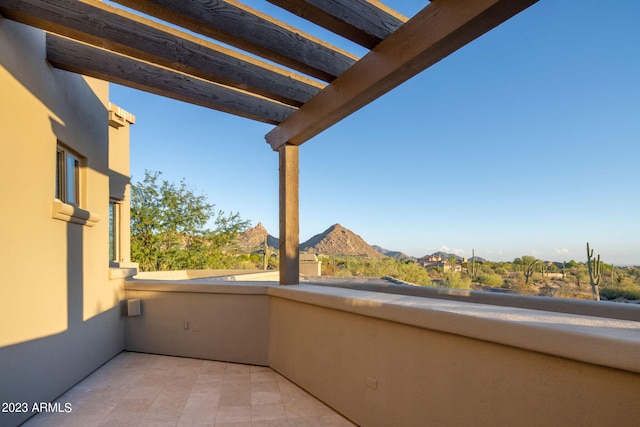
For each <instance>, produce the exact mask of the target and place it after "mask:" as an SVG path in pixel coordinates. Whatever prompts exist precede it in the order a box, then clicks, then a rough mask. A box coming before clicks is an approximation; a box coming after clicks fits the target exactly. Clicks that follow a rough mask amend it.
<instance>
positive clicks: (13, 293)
mask: <svg viewBox="0 0 640 427" xmlns="http://www.w3.org/2000/svg"><path fill="white" fill-rule="evenodd" d="M0 46H1V48H0V100H1V102H0V199H1V200H2V201H3V206H2V215H0V219H1V220H0V240H1V241H2V245H0V266H1V271H2V278H1V279H0V360H2V361H3V363H2V366H0V377H2V378H3V380H2V381H1V382H0V383H1V384H0V398H1V399H0V400H2V401H8V399H11V400H12V401H15V400H16V399H18V400H20V399H22V400H25V401H33V400H34V399H37V400H38V401H48V400H50V399H53V398H55V397H56V396H57V395H58V394H60V393H62V392H64V390H65V388H66V387H69V386H71V385H73V383H74V382H76V381H78V380H79V379H81V378H82V377H83V376H85V375H87V374H88V373H89V372H91V371H92V370H93V369H96V368H97V367H98V366H100V364H101V363H104V361H106V360H108V358H110V357H111V356H113V354H115V353H117V352H118V351H120V350H121V349H122V347H123V344H124V326H123V318H122V316H121V313H120V297H121V296H122V292H123V291H122V284H123V278H122V277H119V276H118V275H115V276H114V275H111V276H112V277H118V278H116V279H115V280H110V271H109V263H108V201H109V192H110V189H109V175H110V170H109V152H108V150H109V126H108V114H107V112H108V94H109V90H108V84H107V83H105V82H102V81H98V80H95V79H90V78H84V77H82V76H79V75H76V74H73V73H68V72H64V71H61V70H56V69H54V68H52V67H51V66H50V65H49V64H48V63H47V62H46V60H45V37H44V33H43V32H42V31H40V30H36V29H33V28H30V27H28V26H25V25H21V24H17V23H15V22H12V21H9V20H6V19H4V18H0ZM123 135H124V134H123ZM124 138H128V134H127V135H126V136H125V137H124ZM58 143H62V144H64V145H65V146H67V147H68V148H70V149H72V150H73V151H75V152H77V153H78V154H79V155H80V156H82V158H84V159H86V161H85V162H84V164H83V166H82V171H81V179H80V207H81V208H82V209H83V210H84V211H86V212H90V213H91V215H92V218H93V219H99V221H97V222H96V223H95V224H94V225H93V226H89V225H81V224H75V223H71V222H69V221H66V220H60V219H54V218H53V213H52V209H53V206H54V197H55V159H56V146H57V144H58ZM127 144H128V142H127ZM121 153H122V154H123V155H124V156H126V158H123V159H121V163H122V164H121V165H120V166H119V167H120V171H121V172H122V171H124V172H127V171H128V169H125V168H124V163H127V162H128V145H127V146H126V148H123V150H122V151H121ZM72 211H73V209H72ZM7 384H11V386H9V385H7ZM9 387H10V389H9ZM0 424H2V425H12V422H9V421H6V422H5V420H4V419H3V420H0Z"/></svg>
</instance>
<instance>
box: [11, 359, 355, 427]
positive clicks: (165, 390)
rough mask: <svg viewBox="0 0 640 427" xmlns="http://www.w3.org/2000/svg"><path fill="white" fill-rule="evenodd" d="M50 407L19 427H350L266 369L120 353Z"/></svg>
mask: <svg viewBox="0 0 640 427" xmlns="http://www.w3.org/2000/svg"><path fill="white" fill-rule="evenodd" d="M56 402H59V404H60V405H59V408H60V409H61V410H62V411H64V409H65V408H70V412H68V413H66V412H59V413H55V412H54V413H41V414H38V415H36V416H35V417H33V418H31V419H30V420H28V421H27V422H26V423H25V424H23V425H24V426H28V427H34V426H47V427H49V426H65V427H69V426H78V427H80V426H82V427H88V426H235V427H257V426H261V427H280V426H291V427H293V426H300V427H302V426H305V427H307V426H308V427H311V426H354V425H355V424H352V423H351V422H349V421H348V420H346V419H345V418H343V417H342V416H341V415H340V414H338V413H336V412H335V411H333V410H332V409H331V408H329V407H327V406H326V405H324V404H323V403H322V402H320V401H319V400H317V399H315V398H314V397H313V396H311V395H310V394H308V393H307V392H305V391H304V390H302V389H301V388H299V387H298V386H296V385H295V384H293V383H291V382H290V381H289V380H287V379H286V378H284V377H283V376H282V375H280V374H278V373H276V372H275V371H273V370H272V369H270V368H268V367H262V366H250V365H241V364H236V363H225V362H215V361H209V360H200V359H190V358H183V357H171V356H161V355H153V354H144V353H132V352H126V351H124V352H122V353H120V354H118V355H117V356H116V357H114V358H113V359H111V360H110V361H109V362H107V363H106V364H105V365H104V366H102V367H101V368H100V369H98V370H97V371H95V372H94V373H93V374H91V375H90V376H89V377H87V378H85V379H84V380H83V381H82V382H80V383H79V384H78V385H76V386H75V387H73V388H72V389H71V390H69V391H68V392H67V393H65V394H64V395H62V396H61V397H60V398H58V399H57V400H56ZM65 405H66V406H65Z"/></svg>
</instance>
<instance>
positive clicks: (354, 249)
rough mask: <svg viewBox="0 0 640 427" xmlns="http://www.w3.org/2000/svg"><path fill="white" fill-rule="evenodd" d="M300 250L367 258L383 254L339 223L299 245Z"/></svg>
mask: <svg viewBox="0 0 640 427" xmlns="http://www.w3.org/2000/svg"><path fill="white" fill-rule="evenodd" d="M300 251H301V252H314V253H317V254H323V255H352V256H365V257H369V258H384V257H385V256H384V255H383V254H381V253H380V252H378V251H376V250H375V249H374V248H372V247H371V246H370V245H369V244H368V243H367V242H365V241H364V239H362V237H360V236H358V235H357V234H355V233H354V232H352V231H351V230H348V229H346V228H344V227H343V226H341V225H340V224H334V225H332V226H331V227H329V228H328V229H326V230H325V231H324V232H323V233H320V234H317V235H315V236H313V237H312V238H310V239H309V240H307V241H306V242H304V243H302V244H301V245H300Z"/></svg>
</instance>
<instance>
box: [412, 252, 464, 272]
mask: <svg viewBox="0 0 640 427" xmlns="http://www.w3.org/2000/svg"><path fill="white" fill-rule="evenodd" d="M466 261H467V260H466V258H463V261H462V262H463V263H464V262H466ZM417 263H418V265H420V266H422V267H424V268H431V267H440V268H442V271H451V270H452V269H453V271H458V272H460V271H462V265H461V264H460V263H456V264H454V265H453V266H452V265H451V261H450V260H448V259H443V258H442V255H440V254H434V255H425V256H423V257H422V258H418V261H417Z"/></svg>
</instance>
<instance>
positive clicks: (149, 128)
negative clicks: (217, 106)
mask: <svg viewBox="0 0 640 427" xmlns="http://www.w3.org/2000/svg"><path fill="white" fill-rule="evenodd" d="M246 3H248V4H251V5H253V6H254V7H256V8H259V9H261V10H267V11H269V12H270V13H273V12H274V11H276V12H277V8H274V7H272V6H270V5H268V4H266V2H258V1H253V2H246ZM639 3H640V2H636V1H631V0H618V1H614V2H608V3H606V4H604V3H602V2H595V1H592V0H586V1H580V2H576V1H569V0H554V1H551V0H541V1H540V2H538V3H537V4H535V5H533V6H532V7H531V8H529V9H527V10H525V11H524V12H523V13H521V14H520V15H518V16H516V17H514V18H513V19H511V20H510V21H508V22H506V23H505V24H503V25H501V26H500V27H498V28H496V29H494V30H493V31H491V32H489V33H488V34H486V35H484V36H483V37H481V38H480V39H478V40H476V41H474V42H472V43H471V44H469V45H467V46H465V47H463V48H462V49H461V50H459V51H458V52H456V53H454V54H453V55H451V56H449V57H448V58H446V59H444V60H443V61H441V62H440V63H438V64H436V65H435V66H433V67H431V68H429V69H428V70H426V71H424V72H422V73H421V74H419V75H418V76H416V77H414V78H413V79H411V80H410V81H408V82H406V83H405V84H404V85H402V86H400V87H398V88H396V89H395V90H393V91H392V92H390V93H388V94H386V95H385V96H383V97H382V98H380V99H378V100H377V101H374V102H373V103H372V104H370V105H368V106H366V107H365V108H363V109H361V110H359V111H358V112H356V113H355V114H353V115H352V116H350V117H348V118H346V119H345V120H343V121H342V122H340V123H338V124H337V125H335V126H334V127H333V128H331V129H329V130H327V131H325V132H323V133H322V134H320V135H318V136H317V137H315V138H314V139H312V140H310V141H309V142H307V143H305V144H304V145H303V146H302V147H301V149H300V239H301V241H304V240H306V239H308V238H310V237H312V236H313V235H314V234H317V233H320V232H322V231H324V230H325V229H326V228H328V227H329V226H330V225H332V224H334V223H340V224H342V225H343V226H345V227H347V228H349V229H351V230H352V231H354V232H355V233H357V234H359V235H360V236H361V237H362V238H364V239H365V240H366V241H367V242H368V243H369V244H377V245H380V246H382V247H384V248H387V249H391V250H398V251H403V252H405V253H407V254H409V255H413V256H423V255H425V254H430V253H432V252H435V251H438V250H444V251H447V252H455V253H456V254H458V255H461V256H470V255H471V250H472V249H473V248H475V253H476V255H477V256H481V257H484V258H487V259H490V260H494V261H500V260H513V258H515V257H519V256H522V255H534V256H537V257H538V258H541V259H544V260H551V261H562V260H570V259H575V260H577V261H585V260H586V248H585V246H586V242H590V244H591V247H592V248H594V249H595V252H596V253H600V254H601V256H602V259H603V261H604V262H607V263H609V262H613V263H616V264H640V197H639V196H640V194H639V193H640V191H639V190H638V183H639V182H640V167H639V161H640V143H639V142H640V26H639V25H637V23H638V22H640V4H639ZM386 4H388V5H389V6H391V7H393V8H395V9H397V10H400V11H402V12H404V13H406V14H407V15H413V14H414V13H415V12H416V11H417V9H419V7H420V6H422V5H424V4H426V2H425V1H420V2H417V1H393V0H388V1H386ZM279 16H280V17H281V19H285V18H286V20H287V22H292V23H293V25H298V23H299V22H300V21H297V20H295V19H290V18H288V17H287V15H286V14H284V13H282V14H280V15H279ZM299 26H300V27H302V25H299ZM303 29H304V30H305V31H309V32H312V33H314V34H320V35H321V36H322V37H325V36H326V33H324V32H322V33H318V32H315V30H313V29H312V28H310V27H308V26H305V27H304V28H303ZM331 42H332V43H334V44H336V45H339V46H341V47H343V48H345V49H347V50H351V51H353V52H354V53H356V54H362V51H361V50H359V49H357V48H353V46H352V45H349V44H346V43H344V42H343V41H341V40H340V39H339V38H338V37H334V36H332V37H331ZM111 99H112V102H114V103H115V104H117V105H119V106H121V107H123V108H125V109H126V110H128V111H130V112H132V113H134V114H135V115H136V117H137V122H136V125H135V126H134V127H133V128H132V148H131V164H132V175H133V180H134V181H137V180H139V179H141V178H142V177H143V176H144V170H145V169H148V170H153V171H162V172H163V175H164V177H165V178H166V179H169V180H171V181H175V182H178V181H179V180H181V179H183V178H184V179H185V181H186V182H187V183H188V184H189V185H190V186H191V187H192V188H194V189H195V190H196V191H197V192H201V193H204V194H205V195H206V196H207V197H208V198H209V201H210V202H212V203H214V204H215V205H216V208H217V209H221V210H223V211H225V212H229V211H233V212H239V213H240V215H241V216H242V217H243V218H245V219H248V220H250V221H251V222H252V224H253V225H255V224H257V223H258V222H262V223H263V224H264V225H265V227H266V228H267V229H268V230H269V231H270V232H271V234H273V235H276V236H277V234H278V156H277V154H276V153H275V152H273V151H272V150H271V148H270V147H269V145H268V144H267V143H266V142H265V140H264V135H265V134H266V133H267V132H268V131H269V130H270V129H271V128H272V126H271V125H265V124H262V123H257V122H253V121H250V120H248V119H243V118H239V117H234V116H231V115H228V114H224V113H219V112H216V111H212V110H208V109H205V108H202V107H197V106H192V105H189V104H186V103H181V102H178V101H173V100H169V99H164V98H161V97H157V96H154V95H150V94H146V93H143V92H140V91H136V90H133V89H128V88H124V87H120V86H116V85H112V87H111Z"/></svg>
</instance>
